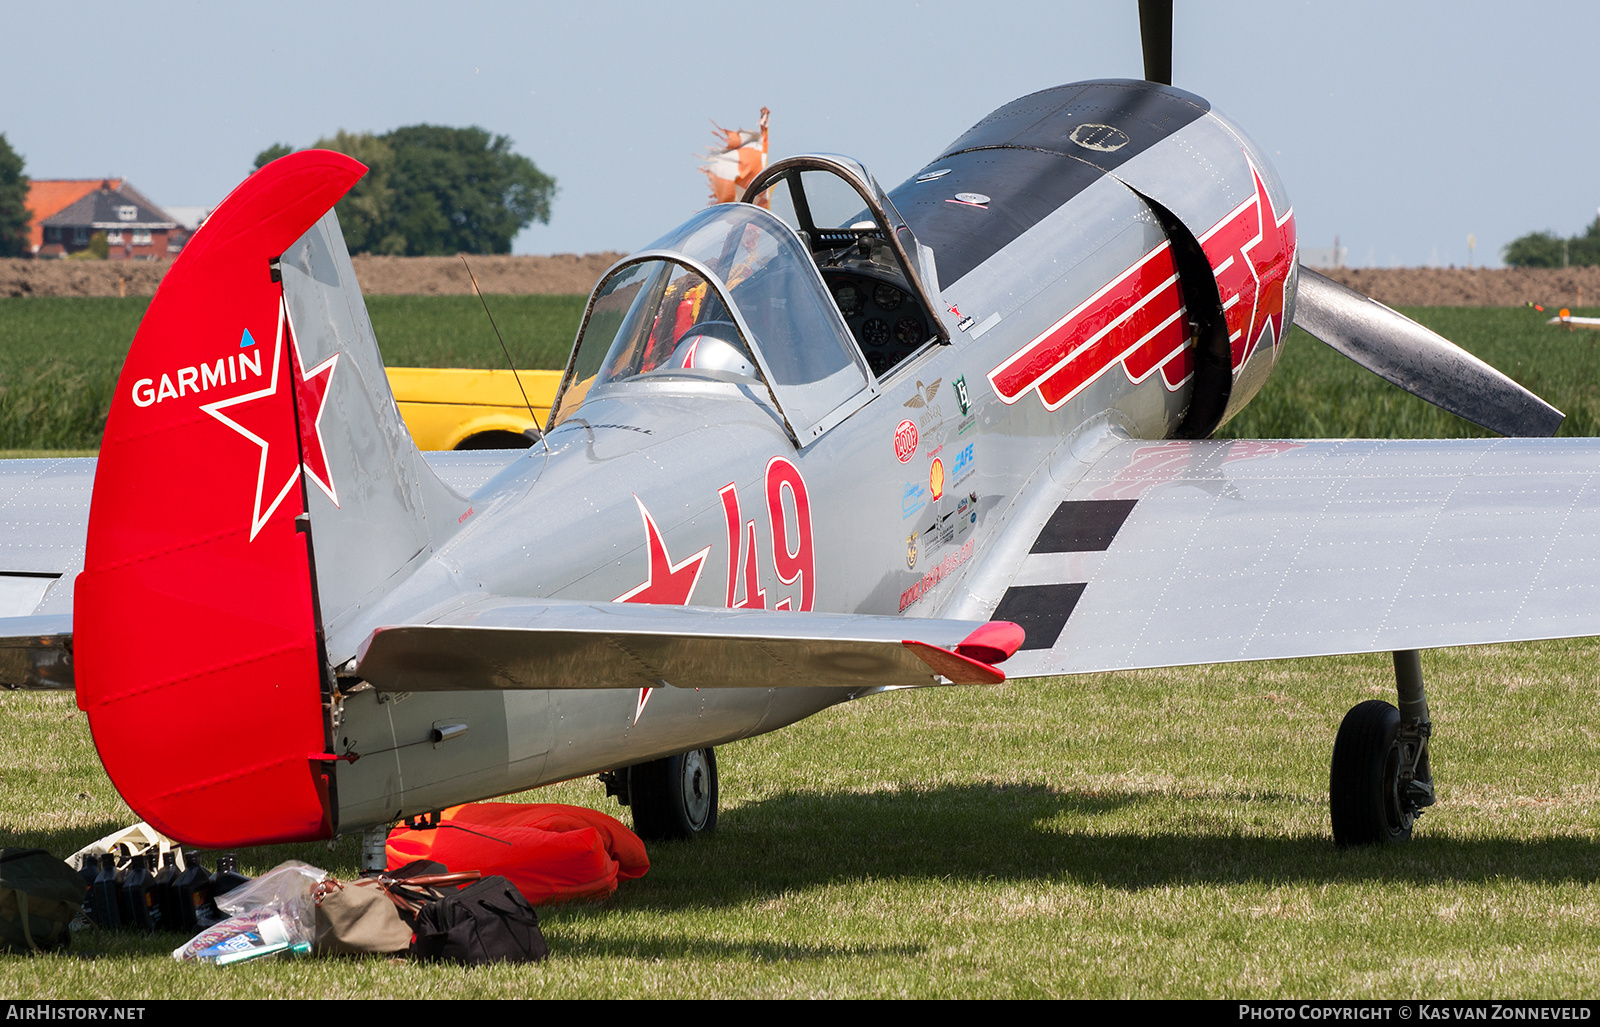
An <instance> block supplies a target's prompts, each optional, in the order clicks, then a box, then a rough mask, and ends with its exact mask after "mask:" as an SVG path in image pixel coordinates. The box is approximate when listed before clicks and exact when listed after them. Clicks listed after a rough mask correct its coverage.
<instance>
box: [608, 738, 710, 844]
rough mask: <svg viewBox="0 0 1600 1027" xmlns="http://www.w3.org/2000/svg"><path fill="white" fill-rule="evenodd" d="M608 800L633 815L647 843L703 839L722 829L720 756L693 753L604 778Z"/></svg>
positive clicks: (704, 751) (705, 751) (707, 751)
mask: <svg viewBox="0 0 1600 1027" xmlns="http://www.w3.org/2000/svg"><path fill="white" fill-rule="evenodd" d="M600 780H601V781H602V782H603V783H604V784H605V786H606V794H607V795H615V796H616V797H617V801H618V802H619V803H621V804H622V805H624V806H628V807H630V808H631V809H632V810H633V830H634V832H635V833H636V834H638V835H639V837H641V838H644V839H646V840H659V839H666V838H683V839H693V838H698V837H700V836H701V835H703V834H709V833H710V832H711V830H712V829H713V828H715V827H716V826H717V754H716V751H715V750H714V749H710V748H706V749H692V750H690V751H689V752H685V753H680V754H678V755H677V756H668V757H665V758H664V759H659V760H651V761H650V762H649V763H637V764H634V765H633V766H631V767H623V768H622V769H621V770H611V771H607V772H606V773H604V774H601V775H600Z"/></svg>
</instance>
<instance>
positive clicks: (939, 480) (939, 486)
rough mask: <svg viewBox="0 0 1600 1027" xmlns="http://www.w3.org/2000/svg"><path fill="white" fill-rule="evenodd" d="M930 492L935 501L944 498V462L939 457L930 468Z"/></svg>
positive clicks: (935, 458) (934, 459)
mask: <svg viewBox="0 0 1600 1027" xmlns="http://www.w3.org/2000/svg"><path fill="white" fill-rule="evenodd" d="M928 491H929V492H930V493H931V494H932V495H933V498H934V500H935V501H938V500H940V499H943V498H944V461H943V460H940V459H939V458H938V457H934V458H933V463H932V464H930V465H929V466H928Z"/></svg>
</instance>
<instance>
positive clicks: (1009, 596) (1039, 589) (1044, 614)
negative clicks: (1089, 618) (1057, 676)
mask: <svg viewBox="0 0 1600 1027" xmlns="http://www.w3.org/2000/svg"><path fill="white" fill-rule="evenodd" d="M1085 587H1086V586H1085V585H1084V584H1083V583H1082V582H1072V583H1070V584H1064V585H1017V586H1013V587H1011V588H1008V589H1006V594H1005V595H1004V596H1002V597H1001V599H1000V605H999V606H997V607H995V610H994V619H995V620H1008V621H1011V622H1013V623H1015V624H1017V625H1020V626H1021V628H1022V630H1023V632H1024V634H1025V638H1024V639H1023V642H1022V648H1023V649H1053V648H1055V644H1056V640H1057V639H1059V638H1060V637H1061V629H1062V628H1065V627H1066V626H1067V618H1068V617H1070V616H1072V608H1073V607H1074V606H1077V605H1078V597H1079V596H1081V595H1083V590H1084V588H1085Z"/></svg>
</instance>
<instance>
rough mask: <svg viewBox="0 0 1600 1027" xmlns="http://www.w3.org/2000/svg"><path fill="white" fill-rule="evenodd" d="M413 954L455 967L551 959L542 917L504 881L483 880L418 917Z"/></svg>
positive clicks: (494, 878)
mask: <svg viewBox="0 0 1600 1027" xmlns="http://www.w3.org/2000/svg"><path fill="white" fill-rule="evenodd" d="M411 954H412V955H414V956H416V957H417V958H418V959H444V960H449V961H451V962H453V963H461V964H464V965H468V966H471V965H475V964H478V963H500V962H506V963H536V962H538V961H539V960H541V959H544V958H545V957H546V956H548V955H549V954H550V946H549V945H547V944H545V940H544V935H543V934H541V933H540V931H539V914H537V913H535V912H534V911H533V907H532V906H530V905H528V900H527V899H525V898H523V897H522V893H521V892H519V891H517V888H516V885H514V884H512V883H511V882H510V881H508V880H506V879H505V878H504V877H485V878H484V879H483V880H481V881H479V882H478V883H476V884H473V885H470V886H468V887H466V888H463V889H461V890H460V891H458V892H454V893H451V894H447V895H445V896H444V898H442V899H440V900H439V901H438V902H435V903H432V904H430V905H427V906H424V907H423V908H422V911H421V912H420V913H418V914H417V937H416V940H415V941H413V942H412V943H411Z"/></svg>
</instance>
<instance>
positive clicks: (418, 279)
mask: <svg viewBox="0 0 1600 1027" xmlns="http://www.w3.org/2000/svg"><path fill="white" fill-rule="evenodd" d="M621 256H622V254H620V253H588V254H584V255H582V256H579V255H577V254H572V253H563V254H558V255H556V256H553V257H472V258H470V260H471V263H472V270H473V272H474V273H475V274H477V276H478V284H479V286H481V287H482V289H483V291H484V292H486V293H511V294H526V293H539V294H568V295H570V294H582V293H587V292H588V291H589V289H590V288H591V287H592V286H593V285H594V282H595V279H597V278H599V277H600V274H601V272H603V271H604V270H605V269H606V268H607V267H609V266H610V265H611V264H612V263H613V262H614V261H616V260H617V259H619V258H620V257H621ZM170 266H171V265H170V264H169V263H165V262H163V263H156V264H144V263H136V262H124V261H115V262H112V261H78V260H48V261H34V260H15V259H0V296H118V295H127V296H149V295H152V294H153V293H154V292H155V288H156V286H157V285H158V284H159V283H160V281H161V276H162V274H164V273H165V271H166V269H167V268H168V267H170ZM355 268H356V277H357V278H359V279H360V281H361V289H362V291H363V292H365V293H368V294H372V295H380V296H405V295H425V296H426V295H434V296H449V295H471V293H472V284H471V282H470V280H469V279H468V278H467V272H466V269H465V268H464V267H462V264H461V260H460V259H459V258H457V257H366V256H359V257H356V258H355ZM1332 275H1333V277H1334V278H1336V279H1338V280H1339V281H1341V282H1343V283H1344V284H1346V285H1348V286H1350V287H1351V288H1352V289H1357V290H1359V291H1361V292H1364V293H1366V294H1367V295H1368V296H1371V297H1373V298H1374V299H1377V300H1380V301H1382V302H1384V303H1387V304H1389V305H1390V306H1393V307H1514V306H1521V305H1522V304H1524V303H1527V302H1529V301H1532V302H1534V303H1542V304H1544V305H1545V306H1547V307H1563V306H1566V307H1576V306H1597V305H1600V267H1575V268H1563V269H1559V270H1556V269H1538V270H1534V269H1520V268H1513V269H1506V270H1499V271H1464V270H1455V269H1448V270H1447V269H1443V268H1394V269H1387V268H1386V269H1344V270H1340V271H1335V272H1332Z"/></svg>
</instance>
